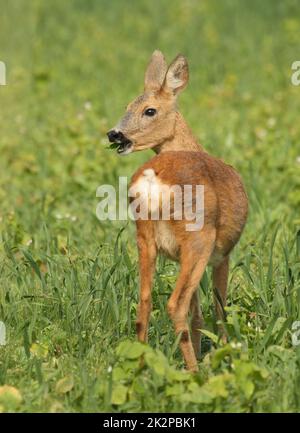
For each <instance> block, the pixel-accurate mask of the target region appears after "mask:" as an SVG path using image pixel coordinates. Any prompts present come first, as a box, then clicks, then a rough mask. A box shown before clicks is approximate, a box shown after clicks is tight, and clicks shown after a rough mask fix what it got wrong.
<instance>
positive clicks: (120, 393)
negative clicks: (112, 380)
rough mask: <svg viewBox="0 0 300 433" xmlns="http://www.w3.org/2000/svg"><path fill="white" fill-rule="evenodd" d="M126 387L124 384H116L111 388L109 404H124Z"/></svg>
mask: <svg viewBox="0 0 300 433" xmlns="http://www.w3.org/2000/svg"><path fill="white" fill-rule="evenodd" d="M127 392H128V388H127V387H126V386H125V385H121V384H118V385H116V386H115V387H114V388H113V391H112V396H111V404H116V405H120V404H124V403H125V402H126V400H127Z"/></svg>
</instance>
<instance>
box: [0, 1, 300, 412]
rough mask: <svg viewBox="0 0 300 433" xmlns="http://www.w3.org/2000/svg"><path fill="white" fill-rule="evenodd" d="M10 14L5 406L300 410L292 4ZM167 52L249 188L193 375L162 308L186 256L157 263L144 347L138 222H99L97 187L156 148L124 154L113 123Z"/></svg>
mask: <svg viewBox="0 0 300 433" xmlns="http://www.w3.org/2000/svg"><path fill="white" fill-rule="evenodd" d="M0 10H1V17H0V61H2V62H5V64H6V67H7V85H6V86H0V203H1V208H0V321H2V322H3V323H4V324H5V326H6V345H1V346H0V412H7V411H9V412H15V411H16V412H103V411H112V412H120V411H121V412H122V411H123V412H128V411H138V412H140V411H155V412H163V411H169V412H175V411H181V412H184V411H195V412H278V411H282V412H299V411H300V345H297V341H298V340H297V338H295V337H297V335H298V337H299V341H300V335H299V332H297V329H298V328H297V329H296V328H295V326H297V324H296V325H295V322H297V321H299V320H300V308H299V306H300V212H299V211H300V122H299V113H300V86H298V87H297V86H293V85H292V84H291V74H292V71H291V64H292V63H293V62H294V61H295V60H300V52H299V34H300V8H299V1H298V0H285V1H284V2H281V1H279V0H274V1H272V0H264V1H263V2H262V1H259V0H253V1H251V2H250V1H246V0H240V1H238V0H226V1H223V2H220V1H217V0H210V1H208V0H207V1H204V0H203V1H196V0H174V1H172V2H170V1H167V0H160V1H158V0H155V1H152V2H149V1H146V0H140V1H138V0H132V1H130V2H128V1H125V0H114V1H108V0H68V1H64V2H61V1H59V0H52V1H51V2H42V1H39V0H30V1H25V0H13V1H10V2H6V1H5V0H0ZM156 48H158V49H160V50H162V51H163V52H164V53H165V55H166V57H167V60H168V61H171V60H172V59H173V57H175V55H176V54H177V53H178V52H182V53H183V54H185V55H186V56H187V58H188V60H189V63H190V83H189V86H188V87H187V89H186V91H185V92H184V93H183V94H182V96H181V97H180V110H181V112H182V113H183V115H184V116H185V118H186V120H187V122H188V123H189V125H190V126H191V128H192V129H193V131H194V134H195V135H196V136H197V137H199V140H200V142H201V144H202V145H203V147H204V148H205V149H206V150H207V151H208V152H210V153H211V154H213V155H215V156H217V157H220V158H222V159H223V160H224V161H226V162H228V163H229V164H231V165H233V166H235V167H236V168H237V170H238V171H239V172H240V173H241V175H242V177H243V179H244V182H245V185H246V189H247V193H248V196H249V200H250V212H249V219H248V223H247V226H246V229H245V231H244V234H243V236H242V238H241V241H240V242H239V244H238V246H237V248H236V249H235V251H234V253H233V255H232V259H231V267H230V288H229V296H228V307H227V324H226V328H227V332H228V335H229V342H228V344H226V345H224V344H223V343H221V342H220V341H219V340H218V338H217V336H216V321H215V317H214V312H213V308H212V287H211V282H210V270H208V271H207V272H206V274H205V276H204V278H203V279H202V282H201V287H199V291H200V296H201V303H202V307H203V312H204V317H205V331H204V333H205V336H204V343H203V346H204V349H205V351H204V353H203V357H202V360H201V361H200V363H199V366H200V372H199V373H198V374H195V375H192V374H190V373H187V372H185V371H184V369H183V361H182V358H181V354H180V352H179V349H178V341H177V340H176V338H175V337H174V333H173V328H172V324H171V322H170V320H169V318H168V315H167V311H166V303H167V300H168V297H169V296H170V293H171V291H172V288H173V287H174V283H175V280H176V275H177V271H178V269H177V265H176V264H174V263H172V262H169V261H168V260H166V259H164V258H160V260H159V263H158V267H157V273H156V277H155V285H154V288H153V312H152V315H151V326H150V332H149V345H141V344H139V343H137V342H136V340H135V317H136V307H137V302H138V269H137V252H136V245H135V228H134V224H133V223H132V222H126V221H101V222H100V221H99V220H98V219H97V217H96V206H97V203H98V201H99V199H98V198H97V197H96V189H97V187H98V186H99V185H101V184H112V185H118V177H119V176H128V177H130V176H131V175H132V174H133V172H134V171H135V170H136V169H137V168H138V167H139V165H141V164H142V163H143V162H145V161H146V160H147V159H149V158H150V157H151V156H152V153H151V151H146V152H139V153H135V154H132V155H129V156H128V157H119V156H118V155H117V154H116V152H114V151H112V150H109V149H108V142H107V138H106V132H107V131H108V129H110V128H111V127H112V126H114V125H115V123H116V121H117V119H118V118H119V117H120V116H121V115H122V114H123V112H124V107H125V106H126V104H127V103H128V102H129V101H131V100H132V99H133V98H134V97H136V96H137V95H138V94H140V93H141V92H142V90H143V75H144V70H145V67H146V64H147V62H148V60H149V58H150V55H151V53H152V52H153V50H154V49H156ZM293 327H294V328H293ZM141 355H143V356H144V359H145V364H144V366H143V367H141V366H140V363H139V358H140V356H141Z"/></svg>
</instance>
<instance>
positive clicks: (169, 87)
mask: <svg viewBox="0 0 300 433" xmlns="http://www.w3.org/2000/svg"><path fill="white" fill-rule="evenodd" d="M188 81H189V67H188V62H187V60H186V58H185V57H184V56H183V55H182V54H178V56H177V57H175V59H174V60H173V62H172V63H171V64H170V66H169V69H168V72H167V73H166V78H165V82H164V86H163V88H164V90H165V91H167V92H169V93H171V94H173V95H177V94H178V93H179V92H181V90H183V89H184V88H185V86H186V85H187V83H188Z"/></svg>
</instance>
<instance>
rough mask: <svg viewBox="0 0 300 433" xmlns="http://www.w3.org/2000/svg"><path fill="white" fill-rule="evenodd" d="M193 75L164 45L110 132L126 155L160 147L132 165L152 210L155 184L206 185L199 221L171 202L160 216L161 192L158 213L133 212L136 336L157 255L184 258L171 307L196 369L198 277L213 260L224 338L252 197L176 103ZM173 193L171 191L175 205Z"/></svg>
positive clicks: (144, 326)
mask: <svg viewBox="0 0 300 433" xmlns="http://www.w3.org/2000/svg"><path fill="white" fill-rule="evenodd" d="M188 80H189V68H188V62H187V59H186V57H185V56H183V55H182V54H178V55H177V56H176V57H175V59H174V60H173V61H172V62H171V64H170V65H169V66H168V65H167V62H166V60H165V57H164V55H163V54H162V52H161V51H159V50H155V51H154V53H153V54H152V57H151V60H150V62H149V64H148V67H147V69H146V73H145V79H144V93H143V94H142V95H140V96H138V97H137V98H136V99H134V100H133V101H132V102H131V103H130V104H129V105H128V106H127V108H126V112H125V115H124V116H123V117H122V118H121V120H120V121H119V122H118V124H117V125H116V126H115V127H114V128H113V129H111V130H110V131H109V132H108V133H107V136H108V140H109V142H110V143H114V146H115V147H116V149H117V152H118V154H120V155H128V154H130V153H132V152H136V151H141V150H145V149H152V150H153V151H154V152H155V155H154V157H153V158H152V159H150V160H149V161H147V162H146V163H145V164H144V165H142V166H141V167H140V168H139V169H138V170H137V171H136V172H135V173H134V175H133V176H132V179H131V184H130V188H133V187H137V186H139V191H140V197H143V200H146V201H147V204H149V203H150V205H149V206H150V209H149V212H148V214H149V215H150V211H152V210H153V209H151V203H152V199H151V200H150V199H149V194H150V190H151V188H152V187H153V186H154V187H155V186H156V187H157V186H162V185H167V186H172V185H180V186H181V187H183V186H184V185H192V187H195V186H197V185H202V186H203V188H204V189H203V191H204V208H203V224H201V227H200V226H199V228H198V229H195V230H187V229H186V227H187V222H188V221H187V220H186V219H185V217H184V216H183V218H182V219H176V218H175V217H174V212H173V214H172V211H174V206H173V208H172V205H171V216H170V218H169V220H168V219H165V220H164V219H162V218H161V212H160V211H161V210H162V209H161V198H160V199H159V200H158V202H157V203H158V204H157V203H156V207H157V206H158V207H159V215H160V216H159V218H156V219H152V218H150V217H149V218H136V220H135V224H136V239H137V248H138V257H139V260H138V263H139V276H140V283H139V284H140V287H139V303H138V309H137V319H136V332H137V338H138V340H139V341H140V342H145V343H146V342H147V338H148V328H149V320H150V314H151V309H152V298H151V291H152V286H153V282H154V274H155V270H156V259H157V256H158V254H164V255H166V256H167V257H169V258H171V259H172V260H174V261H177V262H178V263H179V275H178V278H177V281H176V284H175V288H174V290H173V292H172V294H171V296H170V298H169V300H168V302H167V311H168V314H169V316H170V319H171V320H172V322H173V326H174V330H175V334H176V336H177V337H178V341H179V347H180V349H181V352H182V355H183V359H184V361H185V365H186V368H187V370H190V371H191V372H197V371H198V370H199V366H198V360H199V359H200V357H201V330H202V329H203V326H204V319H203V315H202V311H201V306H200V299H199V290H198V288H199V284H200V281H201V278H202V276H203V274H204V272H205V269H206V267H207V266H212V280H213V298H214V306H215V316H216V319H217V324H218V326H219V332H220V338H221V339H223V340H224V341H226V338H227V336H226V331H225V328H224V326H223V325H224V323H225V315H226V312H225V306H226V297H227V285H228V273H229V256H230V253H231V252H232V250H233V248H234V246H235V245H236V244H237V242H238V240H239V239H240V236H241V234H242V231H243V229H244V226H245V224H246V220H247V214H248V199H247V194H246V192H245V188H244V185H243V182H242V180H241V177H240V175H239V174H238V173H237V172H236V171H235V170H234V168H233V167H232V166H230V165H227V164H226V163H225V162H223V161H222V160H221V159H218V158H216V157H214V156H212V155H210V154H209V153H207V152H206V151H205V150H204V149H203V148H202V146H201V145H200V143H199V142H198V140H197V139H196V138H195V136H194V135H193V133H192V131H191V129H190V128H189V126H188V124H187V123H186V121H185V120H184V118H183V116H182V115H181V114H180V112H179V111H178V108H177V98H178V95H179V94H180V93H181V92H182V91H183V90H184V89H185V87H186V86H187V83H188ZM154 189H155V188H154ZM196 199H197V197H196V193H195V192H193V193H192V199H191V200H190V204H189V206H194V204H195V200H196ZM131 200H132V199H131ZM174 200H175V199H174V196H173V201H172V200H171V201H172V203H173V205H174ZM184 201H185V198H184V196H182V198H181V203H180V205H181V206H184V205H185V202H184ZM172 216H173V217H172ZM189 222H190V221H189ZM189 314H190V318H189Z"/></svg>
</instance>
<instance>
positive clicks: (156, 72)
mask: <svg viewBox="0 0 300 433" xmlns="http://www.w3.org/2000/svg"><path fill="white" fill-rule="evenodd" d="M167 69H168V65H167V62H166V60H165V58H164V55H163V53H162V52H161V51H159V50H155V51H154V53H153V54H152V57H151V60H150V62H149V65H148V67H147V70H146V74H145V92H147V91H149V90H150V91H151V90H153V91H155V90H159V89H160V88H161V86H162V83H163V82H164V79H165V76H166V72H167Z"/></svg>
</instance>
